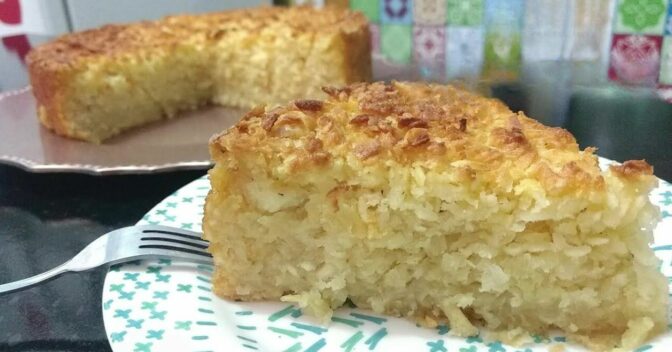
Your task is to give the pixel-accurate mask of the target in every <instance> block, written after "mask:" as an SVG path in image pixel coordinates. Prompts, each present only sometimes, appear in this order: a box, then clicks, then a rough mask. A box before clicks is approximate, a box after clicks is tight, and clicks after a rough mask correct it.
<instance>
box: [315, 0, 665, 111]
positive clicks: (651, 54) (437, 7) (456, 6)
mask: <svg viewBox="0 0 672 352" xmlns="http://www.w3.org/2000/svg"><path fill="white" fill-rule="evenodd" d="M339 2H341V1H339ZM327 3H329V1H327ZM341 3H342V2H341ZM671 4H672V0H527V1H525V0H350V1H349V6H350V8H352V9H355V10H359V11H361V12H363V13H364V14H365V15H366V16H367V18H368V19H369V20H370V21H371V32H372V47H373V51H374V54H375V55H378V56H380V57H383V58H385V59H388V60H389V61H392V62H394V63H398V64H412V63H413V64H417V66H418V67H419V68H420V70H421V73H423V74H424V75H425V76H427V77H429V78H432V79H435V80H444V79H455V78H465V77H466V78H468V77H471V78H474V77H478V78H479V79H482V78H485V79H515V78H517V77H518V76H519V75H520V73H521V70H522V69H524V66H525V65H527V64H530V63H534V62H542V61H571V62H579V63H589V64H593V65H595V67H596V69H595V70H594V71H597V74H598V75H599V76H600V78H601V79H603V80H605V81H606V80H611V81H617V82H620V83H622V84H626V85H634V86H647V87H655V88H657V89H658V90H659V93H660V94H661V95H662V96H664V97H665V98H667V99H668V100H670V99H672V5H671Z"/></svg>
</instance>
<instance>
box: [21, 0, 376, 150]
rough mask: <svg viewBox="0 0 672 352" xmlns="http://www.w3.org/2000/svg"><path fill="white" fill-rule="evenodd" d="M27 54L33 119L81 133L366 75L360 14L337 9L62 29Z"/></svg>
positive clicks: (292, 94)
mask: <svg viewBox="0 0 672 352" xmlns="http://www.w3.org/2000/svg"><path fill="white" fill-rule="evenodd" d="M27 61H28V69H29V73H30V80H31V84H32V87H33V92H34V94H35V97H36V99H37V107H38V109H37V110H38V114H39V117H40V121H41V122H42V123H43V124H44V125H45V126H47V127H48V128H50V129H52V130H54V131H55V132H56V133H58V134H61V135H64V136H68V137H72V138H78V139H83V140H87V141H91V142H101V141H103V140H105V139H106V138H109V137H111V136H114V135H116V134H118V133H119V132H121V131H124V130H126V129H129V128H131V127H134V126H138V125H142V124H146V123H148V122H151V121H156V120H159V119H162V118H165V117H173V116H175V114H176V113H177V112H179V111H182V110H188V109H193V108H195V107H198V106H200V105H203V104H206V103H210V102H214V103H216V104H221V105H227V106H235V107H247V108H249V107H252V106H254V105H257V104H261V103H264V104H273V103H281V102H286V101H287V100H289V99H295V98H299V97H312V96H315V95H317V94H318V93H319V92H320V87H321V86H323V85H325V84H347V83H352V82H359V81H367V80H370V79H371V57H370V44H369V31H368V25H367V22H366V19H365V17H364V16H363V15H361V14H359V13H354V12H350V11H348V10H343V9H337V8H326V9H314V8H311V7H291V8H282V7H266V8H257V9H248V10H237V11H229V12H220V13H212V14H203V15H184V16H174V17H167V18H165V19H162V20H158V21H154V22H141V23H133V24H127V25H109V26H104V27H101V28H98V29H93V30H88V31H84V32H78V33H72V34H67V35H64V36H62V37H60V38H58V39H56V40H55V41H53V42H50V43H47V44H45V45H42V46H39V47H37V48H35V49H34V50H33V51H32V52H31V53H30V54H29V55H28V59H27Z"/></svg>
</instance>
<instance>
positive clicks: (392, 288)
mask: <svg viewBox="0 0 672 352" xmlns="http://www.w3.org/2000/svg"><path fill="white" fill-rule="evenodd" d="M324 90H325V92H326V96H325V97H324V98H322V99H321V100H296V101H294V102H293V103H290V104H287V105H284V106H280V107H274V108H261V107H259V108H255V109H253V110H252V111H250V112H249V113H248V114H247V115H245V117H244V118H243V119H242V120H241V121H240V122H239V123H238V124H237V125H236V126H234V127H232V128H230V129H228V130H227V131H225V132H223V133H222V134H220V135H218V136H216V137H213V139H212V140H211V141H210V152H211V155H212V158H213V160H214V161H215V163H216V164H215V166H214V168H213V169H212V170H211V171H210V181H211V183H212V190H211V192H210V194H209V196H208V198H207V201H206V205H205V219H204V225H203V230H204V236H205V238H206V239H207V240H209V241H210V243H211V245H210V251H211V252H212V254H213V257H214V259H215V266H216V271H215V275H214V279H213V282H214V289H215V292H216V293H217V294H218V295H220V296H222V297H225V298H230V299H241V300H262V299H282V300H284V301H290V302H296V303H298V304H299V305H300V306H301V307H303V308H304V309H305V310H306V311H307V312H308V313H310V314H313V315H316V316H318V317H321V318H323V319H325V321H326V320H328V319H329V317H330V315H331V314H332V310H333V309H335V308H337V307H339V306H341V305H342V304H343V303H344V302H345V301H346V299H350V300H352V302H354V303H355V304H356V305H357V306H358V307H361V308H367V309H372V310H373V311H375V312H378V313H385V314H390V315H394V316H402V317H410V318H413V319H416V320H417V321H419V322H420V323H421V324H424V325H429V326H435V325H436V324H438V323H439V322H448V323H449V325H450V327H451V331H452V332H453V333H455V334H458V335H461V336H470V335H475V334H477V333H478V327H481V326H484V327H487V328H488V330H489V331H492V332H494V333H495V334H496V336H497V337H498V338H501V339H503V340H504V341H509V342H516V341H521V340H519V338H520V337H522V336H527V334H528V333H535V334H544V333H547V332H549V331H550V330H552V329H554V328H559V329H561V330H562V331H563V332H564V333H566V334H567V335H568V336H569V337H570V338H572V339H574V340H576V341H579V342H581V343H584V344H585V345H587V346H589V347H590V348H592V349H596V350H602V349H608V348H614V347H621V348H624V349H631V348H634V347H636V346H638V345H639V344H640V343H642V342H644V341H646V340H647V339H649V338H651V337H652V336H654V335H655V334H657V333H659V332H661V331H663V330H664V329H665V328H666V325H667V322H666V310H667V309H666V308H667V301H668V298H667V292H668V291H667V281H666V279H665V278H664V277H663V275H662V274H661V273H660V272H659V271H658V268H657V266H658V264H659V261H658V259H657V258H656V257H655V256H654V254H653V251H652V250H651V249H650V248H649V246H648V243H649V242H650V241H651V240H652V229H653V227H654V226H655V225H656V223H657V221H658V217H659V214H658V209H657V208H656V207H655V206H653V205H652V204H651V203H650V201H649V200H648V192H649V191H650V190H651V189H652V188H653V187H654V186H655V185H656V183H657V179H656V178H655V177H654V176H653V174H652V173H653V170H652V167H651V166H650V165H648V164H647V163H646V162H644V161H627V162H625V163H623V164H622V165H619V166H612V167H610V168H609V169H608V170H607V171H605V172H602V171H600V168H599V167H598V161H597V157H596V156H595V155H594V154H593V149H591V148H588V149H586V150H580V149H579V148H578V146H577V143H576V141H575V140H574V138H573V137H572V135H571V134H570V133H569V132H567V131H565V130H563V129H560V128H551V127H546V126H544V125H542V124H540V123H538V122H536V121H535V120H532V119H530V118H527V117H526V116H524V115H523V114H522V113H514V112H512V111H511V110H509V109H508V108H507V107H506V106H505V105H504V104H502V103H501V102H499V101H497V100H493V99H487V98H483V97H480V96H477V95H474V94H472V93H469V92H466V91H463V90H459V89H456V88H454V87H451V86H441V85H426V84H419V83H391V84H384V83H372V84H355V85H350V86H346V87H344V88H325V89H324Z"/></svg>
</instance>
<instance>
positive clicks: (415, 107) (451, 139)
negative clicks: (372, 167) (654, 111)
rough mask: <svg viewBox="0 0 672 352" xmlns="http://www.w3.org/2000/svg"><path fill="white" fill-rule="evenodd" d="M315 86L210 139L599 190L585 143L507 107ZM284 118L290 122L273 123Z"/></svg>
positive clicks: (406, 91)
mask: <svg viewBox="0 0 672 352" xmlns="http://www.w3.org/2000/svg"><path fill="white" fill-rule="evenodd" d="M324 91H325V92H326V93H327V94H326V99H325V100H324V102H323V103H322V108H321V109H320V111H319V112H315V111H303V110H302V109H300V108H297V107H296V106H295V104H290V105H288V106H284V107H279V108H275V109H273V110H271V111H265V112H261V111H260V110H257V111H256V113H254V114H248V116H247V117H246V118H245V119H244V120H243V121H241V122H239V124H238V125H237V126H236V127H235V128H232V129H229V130H228V131H225V132H224V133H222V134H221V135H220V136H218V137H217V138H215V139H213V143H214V144H216V145H217V146H218V148H221V149H222V150H224V151H227V152H231V153H247V152H254V153H261V154H262V155H267V156H268V157H271V156H272V155H281V156H282V158H284V159H289V158H291V159H293V163H294V166H295V167H293V168H292V169H293V170H300V169H303V168H306V167H321V166H323V165H325V164H324V163H321V164H317V163H315V162H314V161H313V160H312V159H311V158H310V157H309V155H308V156H306V155H305V154H306V153H308V154H310V153H311V151H310V150H311V148H305V146H306V145H307V144H308V143H309V141H310V140H311V139H314V138H318V139H319V140H320V141H321V146H322V149H321V151H322V152H325V153H329V154H330V155H331V156H332V157H333V158H348V155H353V156H354V157H355V158H357V159H358V160H360V161H361V162H365V163H371V162H374V160H376V159H377V158H386V159H393V160H395V161H396V162H399V163H405V164H407V163H421V164H423V165H429V166H431V167H436V166H435V165H455V166H456V167H458V166H459V168H462V169H464V170H465V171H464V174H465V177H474V175H475V174H478V175H479V177H481V178H482V180H483V181H485V182H492V183H494V184H501V185H502V187H504V185H505V184H508V183H507V182H509V181H510V179H511V178H513V179H514V180H515V179H519V180H520V179H523V178H529V179H533V180H537V181H538V182H539V183H540V184H541V185H542V186H543V187H544V188H545V189H546V191H547V192H548V193H549V194H560V193H564V192H581V191H582V190H589V189H602V188H603V187H604V182H605V181H604V179H603V176H602V175H601V173H600V170H599V167H598V166H597V159H596V157H595V155H593V151H594V149H592V148H588V149H586V150H584V151H581V150H580V149H579V147H578V145H577V143H576V141H575V139H574V138H573V136H572V135H571V134H570V133H569V132H567V131H565V130H563V129H560V128H553V127H547V126H544V125H542V124H540V123H539V122H537V121H535V120H532V119H530V118H528V117H526V116H525V115H524V114H522V113H518V114H516V113H513V112H512V111H510V110H509V109H508V108H507V107H505V106H504V105H503V104H502V103H501V102H499V101H496V100H494V99H487V98H483V97H480V96H477V95H474V94H472V93H469V92H466V91H463V90H459V89H456V88H454V87H450V86H440V85H427V84H417V83H399V82H394V83H392V84H385V83H372V84H363V83H361V84H353V85H350V86H347V87H344V88H333V87H328V88H325V89H324ZM285 120H286V121H291V128H289V127H287V126H286V125H285V126H283V125H281V124H279V122H280V121H285ZM285 123H288V122H285ZM301 146H303V147H301ZM333 158H332V159H333ZM432 165H434V166H432ZM503 170H506V172H503ZM613 170H614V171H616V174H617V175H619V176H620V175H624V176H628V177H630V176H632V175H650V174H651V169H650V167H648V164H646V163H644V162H642V161H630V162H626V163H625V164H624V165H623V166H622V167H618V168H614V169H613Z"/></svg>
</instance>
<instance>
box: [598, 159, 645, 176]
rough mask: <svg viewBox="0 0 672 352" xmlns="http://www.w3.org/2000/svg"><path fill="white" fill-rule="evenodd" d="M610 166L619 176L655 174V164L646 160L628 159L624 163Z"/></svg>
mask: <svg viewBox="0 0 672 352" xmlns="http://www.w3.org/2000/svg"><path fill="white" fill-rule="evenodd" d="M609 168H610V169H611V171H613V172H615V173H616V174H617V175H618V176H621V177H625V178H636V177H639V176H645V175H653V166H651V165H649V163H647V162H646V160H628V161H626V162H624V163H623V164H620V165H612V166H610V167H609Z"/></svg>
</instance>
